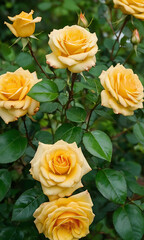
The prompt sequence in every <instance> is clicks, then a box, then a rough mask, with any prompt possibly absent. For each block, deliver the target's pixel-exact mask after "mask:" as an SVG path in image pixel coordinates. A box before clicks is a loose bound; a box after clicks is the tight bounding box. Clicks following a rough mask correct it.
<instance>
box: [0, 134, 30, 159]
mask: <svg viewBox="0 0 144 240" xmlns="http://www.w3.org/2000/svg"><path fill="white" fill-rule="evenodd" d="M26 147H27V139H26V138H25V137H23V136H21V135H20V133H19V131H17V130H15V129H13V130H10V131H8V132H5V133H3V134H1V135H0V156H1V157H0V163H10V162H14V161H16V160H17V159H19V158H20V157H21V156H22V155H23V154H24V152H25V149H26Z"/></svg>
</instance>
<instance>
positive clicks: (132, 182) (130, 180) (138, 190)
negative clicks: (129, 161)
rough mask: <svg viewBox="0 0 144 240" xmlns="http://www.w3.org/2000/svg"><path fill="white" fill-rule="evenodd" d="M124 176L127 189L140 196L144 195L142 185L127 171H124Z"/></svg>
mask: <svg viewBox="0 0 144 240" xmlns="http://www.w3.org/2000/svg"><path fill="white" fill-rule="evenodd" d="M124 174H125V178H126V181H127V185H128V187H129V189H130V190H131V191H132V192H133V193H135V194H138V195H140V196H144V186H141V185H139V184H138V183H137V181H136V178H135V177H134V176H133V175H132V174H131V173H129V172H127V171H125V172H124Z"/></svg>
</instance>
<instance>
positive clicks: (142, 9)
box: [113, 0, 144, 20]
mask: <svg viewBox="0 0 144 240" xmlns="http://www.w3.org/2000/svg"><path fill="white" fill-rule="evenodd" d="M113 1H114V7H115V8H120V9H121V11H122V12H123V13H125V14H128V15H129V14H130V15H133V16H134V17H136V18H139V19H142V20H144V0H113Z"/></svg>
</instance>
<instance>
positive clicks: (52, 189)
mask: <svg viewBox="0 0 144 240" xmlns="http://www.w3.org/2000/svg"><path fill="white" fill-rule="evenodd" d="M89 171H91V168H90V166H89V165H88V163H87V161H86V159H85V157H84V155H83V153H82V151H81V148H78V147H77V145H76V143H72V144H69V143H67V142H64V141H63V140H60V141H58V142H56V143H55V144H43V143H39V147H38V149H37V152H36V154H35V156H34V158H33V159H32V161H31V169H30V173H31V174H32V176H33V178H34V179H36V180H38V181H40V183H41V185H42V189H43V192H44V194H46V195H47V196H48V197H49V199H50V200H53V199H56V198H58V197H65V196H70V195H71V194H72V193H73V192H74V191H75V190H76V189H78V188H80V187H82V186H83V185H82V183H81V178H82V176H83V175H85V174H86V173H88V172H89Z"/></svg>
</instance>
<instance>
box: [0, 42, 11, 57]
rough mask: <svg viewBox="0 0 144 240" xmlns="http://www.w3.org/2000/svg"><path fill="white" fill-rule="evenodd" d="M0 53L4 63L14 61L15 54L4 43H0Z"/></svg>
mask: <svg viewBox="0 0 144 240" xmlns="http://www.w3.org/2000/svg"><path fill="white" fill-rule="evenodd" d="M0 53H1V54H2V56H3V58H4V59H5V60H6V61H13V60H14V59H15V52H14V50H13V48H10V47H9V45H8V44H6V43H0Z"/></svg>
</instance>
